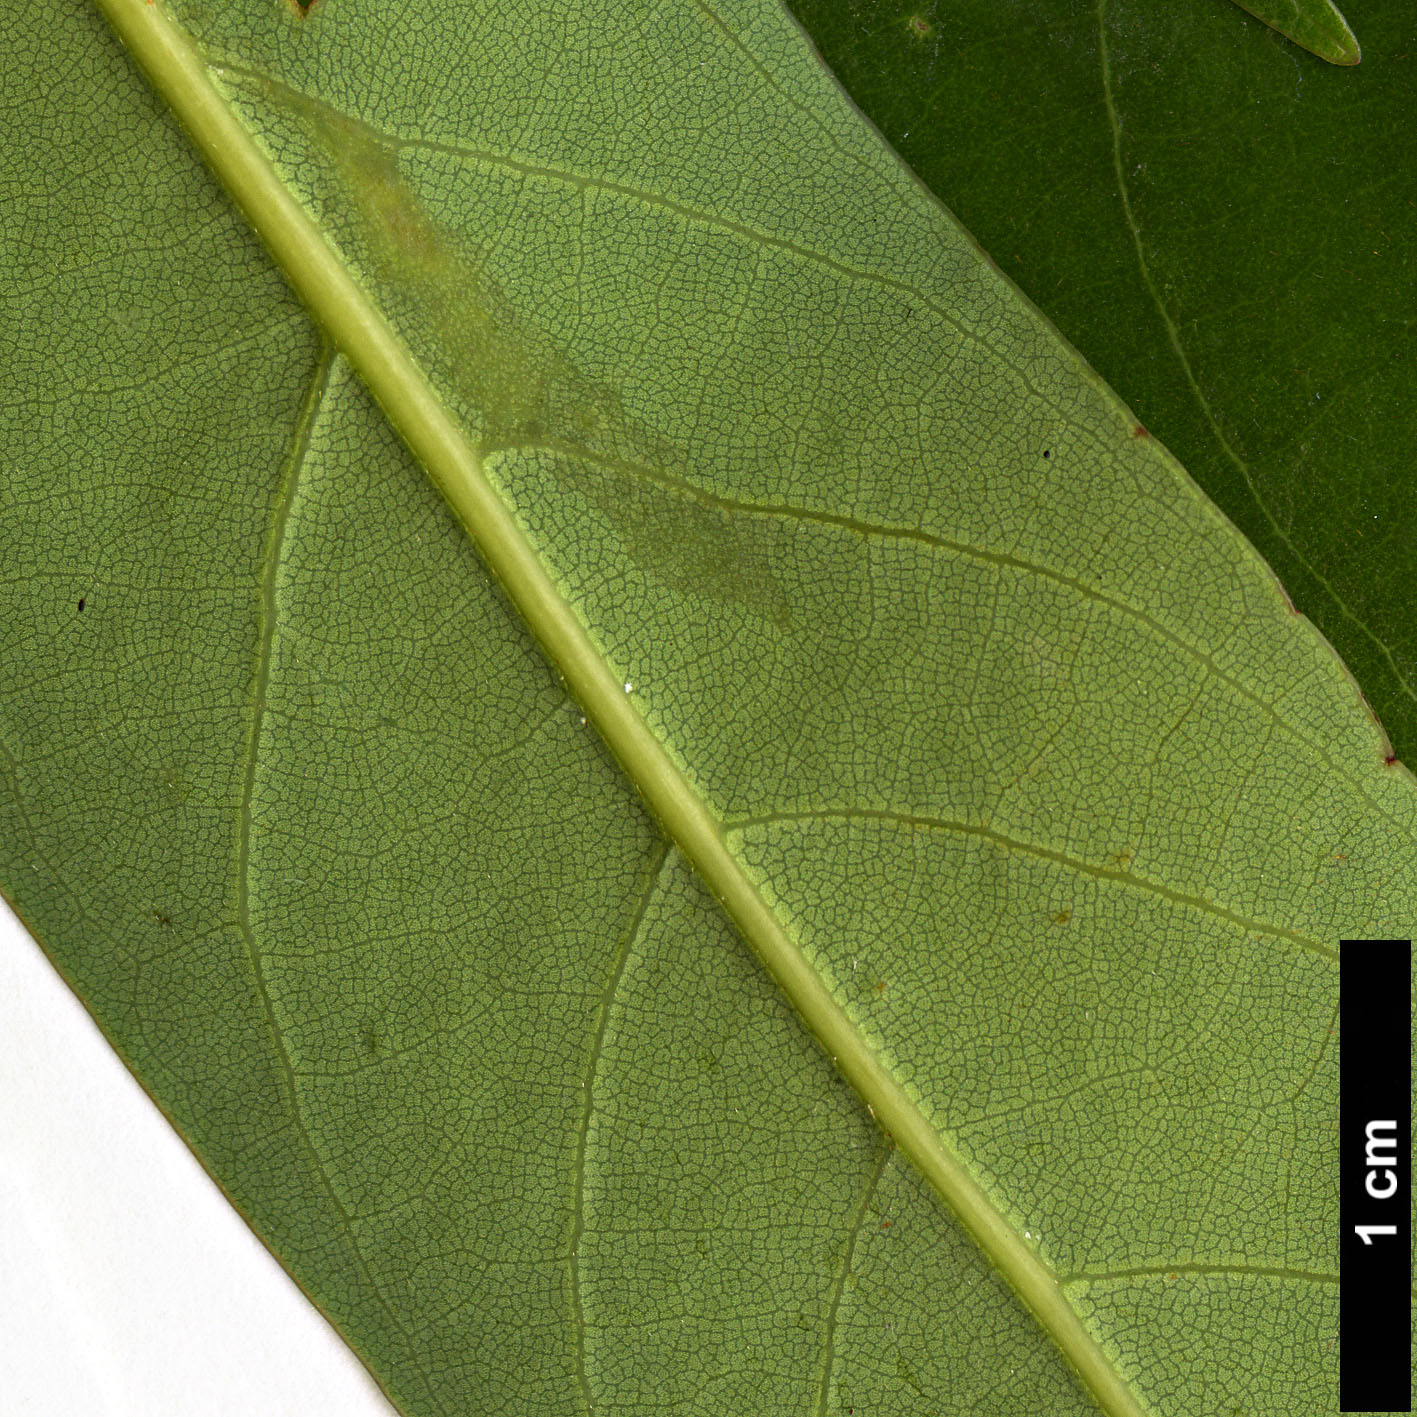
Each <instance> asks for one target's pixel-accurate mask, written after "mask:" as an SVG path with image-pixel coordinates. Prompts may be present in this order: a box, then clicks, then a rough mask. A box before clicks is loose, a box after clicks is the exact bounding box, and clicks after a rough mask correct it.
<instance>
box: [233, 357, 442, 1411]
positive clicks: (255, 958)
mask: <svg viewBox="0 0 1417 1417" xmlns="http://www.w3.org/2000/svg"><path fill="white" fill-rule="evenodd" d="M334 360H335V351H334V348H333V347H332V346H331V345H329V344H328V343H327V344H326V345H325V348H324V349H323V350H322V351H321V353H320V358H319V361H318V362H317V364H316V366H315V370H314V373H313V374H312V375H311V378H310V383H309V386H308V388H307V389H306V392H305V397H304V399H303V400H302V402H301V407H300V413H299V415H298V417H297V419H296V424H295V433H294V435H293V437H292V438H291V441H290V447H289V450H288V452H287V454H286V458H285V463H284V466H283V467H282V468H281V473H280V482H279V487H278V490H277V493H276V499H275V505H274V507H273V509H272V513H271V519H270V524H269V526H268V528H267V532H266V543H265V547H264V549H263V552H262V558H261V566H260V579H259V581H258V585H257V612H256V613H257V630H256V650H255V656H254V663H253V666H252V674H251V703H250V710H249V713H248V715H247V725H246V742H245V744H244V745H243V752H242V764H243V767H242V781H241V801H240V804H239V806H238V809H237V814H236V919H237V929H238V931H239V933H240V935H241V941H242V944H243V945H244V946H245V949H246V956H247V960H248V961H249V963H250V966H251V977H252V983H253V984H254V986H255V991H256V996H257V998H258V999H259V1001H260V1007H261V1011H262V1013H263V1015H264V1018H265V1022H266V1026H267V1028H268V1029H269V1032H270V1035H271V1044H272V1048H273V1051H274V1053H275V1057H276V1063H277V1066H278V1068H279V1071H280V1075H281V1082H282V1085H283V1087H284V1089H285V1093H286V1098H287V1101H288V1104H289V1107H290V1116H291V1121H292V1122H293V1123H294V1125H295V1131H296V1134H297V1135H298V1136H299V1138H300V1141H301V1144H302V1145H303V1147H304V1148H305V1150H306V1152H307V1153H308V1154H309V1156H310V1160H311V1162H312V1163H313V1166H314V1171H315V1176H316V1178H317V1179H318V1182H319V1185H320V1188H321V1190H323V1191H324V1193H325V1197H326V1199H327V1200H328V1201H329V1203H330V1205H331V1206H332V1207H333V1209H334V1211H335V1214H336V1216H337V1217H338V1219H339V1227H340V1230H341V1231H342V1232H343V1234H344V1236H345V1239H346V1240H347V1241H348V1243H349V1248H350V1252H351V1254H352V1255H353V1256H354V1263H355V1268H356V1269H357V1270H358V1271H359V1274H360V1278H361V1279H362V1280H363V1282H364V1284H365V1285H366V1286H367V1287H368V1289H369V1292H370V1293H371V1294H372V1295H373V1296H374V1298H375V1300H376V1301H377V1302H378V1304H379V1306H380V1307H381V1308H382V1309H383V1311H384V1313H385V1315H386V1316H387V1317H388V1319H389V1322H390V1323H391V1324H393V1326H394V1328H395V1330H396V1331H397V1332H398V1333H399V1334H400V1335H401V1336H402V1338H403V1340H404V1342H405V1344H407V1345H408V1352H409V1354H410V1356H411V1355H412V1354H413V1353H414V1352H415V1348H414V1344H413V1340H412V1336H411V1335H410V1334H409V1332H408V1330H407V1328H406V1327H405V1326H404V1324H403V1321H402V1320H401V1319H400V1318H399V1316H398V1315H397V1314H396V1313H395V1312H394V1310H393V1308H392V1307H391V1306H390V1304H389V1301H388V1299H387V1298H386V1297H385V1295H384V1292H383V1290H382V1289H381V1288H380V1287H379V1284H378V1283H377V1281H376V1280H375V1279H374V1275H373V1272H372V1271H371V1270H370V1268H369V1262H368V1260H367V1259H366V1258H365V1257H364V1251H363V1249H362V1248H361V1246H360V1244H359V1240H358V1237H357V1236H356V1235H355V1233H354V1222H353V1218H352V1217H351V1215H350V1213H349V1210H348V1208H347V1207H346V1206H345V1204H344V1202H343V1201H342V1200H340V1198H339V1195H338V1193H337V1192H336V1190H335V1186H334V1181H333V1180H332V1179H331V1177H330V1173H329V1169H328V1167H327V1166H326V1165H325V1161H324V1158H323V1157H322V1156H321V1155H320V1153H319V1150H318V1149H317V1147H316V1146H315V1139H314V1138H313V1137H312V1136H311V1135H310V1128H309V1127H308V1126H307V1125H306V1122H305V1114H304V1111H303V1109H302V1107H301V1104H300V1084H299V1080H298V1079H297V1077H296V1073H295V1065H294V1063H293V1062H292V1060H291V1056H290V1050H289V1049H288V1048H287V1047H286V1043H285V1035H284V1034H283V1033H282V1032H281V1026H280V1020H279V1019H278V1018H277V1016H276V1009H275V1001H274V999H273V998H272V996H271V989H270V981H269V979H268V978H267V976H266V967H265V961H264V959H263V957H262V950H261V945H260V941H259V939H258V938H257V932H256V929H255V926H254V924H253V922H252V919H251V827H252V817H251V814H252V807H253V804H254V799H255V793H256V777H257V770H258V767H259V763H260V756H261V738H262V732H263V729H264V726H265V714H266V695H267V689H268V687H269V684H270V671H271V657H272V652H273V649H274V645H275V636H276V629H277V625H278V623H279V614H280V610H279V605H278V603H277V597H276V582H277V578H278V576H279V572H280V565H281V559H282V557H283V555H284V551H285V535H286V528H287V525H288V523H289V520H290V513H291V508H292V506H293V505H294V502H295V496H296V491H297V489H298V487H299V485H300V473H301V470H302V468H303V467H304V465H305V460H306V458H307V456H308V454H309V451H310V438H311V433H312V431H313V429H314V425H315V420H316V418H317V417H318V416H319V411H320V406H321V404H322V403H323V401H324V398H325V393H326V391H327V390H328V388H329V382H330V374H331V371H332V370H333V368H334ZM416 1371H417V1372H418V1374H419V1377H420V1378H421V1379H422V1380H423V1383H424V1385H425V1387H426V1388H427V1391H428V1395H429V1398H430V1399H431V1401H432V1402H434V1403H435V1404H436V1405H437V1407H438V1410H439V1411H441V1412H446V1411H447V1407H446V1405H445V1404H444V1402H443V1401H442V1398H441V1396H440V1395H439V1393H438V1391H437V1390H436V1388H435V1387H434V1386H433V1384H432V1383H431V1382H430V1381H429V1379H428V1377H427V1375H426V1374H425V1373H424V1372H423V1369H422V1368H421V1366H418V1367H416Z"/></svg>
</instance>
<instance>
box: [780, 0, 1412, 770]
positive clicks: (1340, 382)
mask: <svg viewBox="0 0 1417 1417" xmlns="http://www.w3.org/2000/svg"><path fill="white" fill-rule="evenodd" d="M792 8H793V10H794V12H795V13H796V14H797V16H798V17H799V19H800V20H801V21H802V23H803V24H804V25H805V26H806V27H807V29H808V30H809V32H810V33H811V35H812V38H813V40H814V41H815V43H816V44H817V45H818V46H819V48H820V49H821V51H822V53H823V54H824V56H825V57H826V59H827V61H828V62H829V63H830V64H831V65H832V66H833V68H834V70H835V71H836V73H837V75H838V77H839V78H840V79H841V81H842V83H843V84H844V85H845V86H846V88H847V89H848V91H849V92H850V93H851V96H852V98H853V99H854V100H855V101H856V102H857V103H858V104H859V105H860V106H861V108H862V109H863V111H864V112H865V113H866V115H867V116H868V117H869V118H871V119H872V121H873V122H875V123H876V124H877V125H878V126H879V128H880V129H881V131H882V133H883V134H884V135H885V136H886V137H887V138H888V139H889V140H890V141H891V142H892V143H893V144H894V145H895V147H896V148H897V150H898V151H899V152H901V153H902V155H903V156H904V157H905V158H906V159H907V161H909V162H910V163H911V165H912V166H913V167H914V168H915V170H916V171H917V172H918V173H919V174H920V176H921V177H922V179H923V180H924V181H925V182H926V183H927V184H928V185H929V186H930V187H931V189H932V190H933V191H934V192H935V193H936V195H937V196H939V197H940V199H941V200H942V201H943V202H944V203H945V204H946V206H948V207H949V208H950V209H951V210H952V211H954V212H955V213H956V215H957V216H958V217H959V218H960V220H961V221H962V222H963V223H964V224H965V226H966V227H968V229H969V230H970V231H971V232H972V233H973V234H974V235H975V236H976V237H977V238H978V239H979V241H980V242H981V244H982V245H983V246H984V249H985V250H986V251H988V252H989V253H990V255H992V256H993V257H994V258H995V259H996V260H997V261H998V262H999V264H1000V266H1001V268H1002V269H1003V270H1004V271H1005V272H1006V273H1007V274H1008V275H1009V276H1010V277H1011V278H1013V279H1014V280H1016V281H1018V282H1019V284H1020V286H1021V287H1022V288H1023V290H1024V291H1025V292H1026V293H1027V294H1028V295H1029V296H1031V297H1032V298H1033V299H1034V300H1035V301H1037V302H1038V304H1039V306H1040V308H1041V309H1042V310H1043V311H1044V313H1045V314H1047V315H1048V317H1049V318H1050V319H1052V320H1053V321H1054V322H1055V323H1056V324H1057V325H1058V327H1059V329H1060V330H1061V331H1062V332H1063V334H1064V335H1066V336H1067V337H1068V338H1069V339H1071V340H1072V341H1073V342H1074V343H1075V344H1076V345H1077V346H1078V348H1079V349H1081V350H1082V351H1083V352H1084V353H1085V354H1086V355H1087V357H1088V360H1089V362H1091V363H1092V365H1093V366H1094V367H1095V368H1096V369H1097V370H1098V371H1099V373H1101V374H1102V376H1103V377H1104V378H1105V379H1107V380H1108V381H1109V382H1110V383H1111V384H1112V386H1113V387H1114V388H1115V389H1116V390H1117V391H1118V392H1119V393H1120V394H1121V395H1122V396H1123V397H1124V398H1125V399H1126V400H1127V402H1128V403H1129V404H1130V405H1131V406H1132V408H1133V409H1135V410H1136V412H1137V415H1138V417H1139V418H1140V419H1141V420H1142V422H1144V423H1145V424H1146V426H1147V427H1148V428H1150V429H1151V431H1152V432H1153V433H1154V434H1155V435H1156V436H1157V437H1158V438H1159V439H1160V440H1161V441H1162V442H1163V443H1165V444H1166V446H1167V447H1168V448H1170V449H1171V450H1172V452H1174V453H1175V454H1176V455H1177V456H1178V457H1179V458H1180V460H1181V461H1182V463H1184V464H1185V466H1186V469H1187V471H1189V472H1190V473H1191V475H1192V476H1193V477H1194V478H1195V479H1196V480H1197V481H1198V482H1199V483H1200V485H1201V486H1202V487H1203V488H1204V489H1205V491H1206V492H1207V493H1208V494H1209V495H1210V496H1211V497H1212V498H1214V500H1215V501H1216V503H1217V504H1218V505H1219V506H1220V507H1221V508H1222V509H1223V510H1224V511H1225V513H1226V514H1227V515H1228V516H1229V517H1230V518H1231V519H1232V520H1233V521H1234V522H1235V523H1236V525H1237V526H1239V527H1240V529H1241V530H1242V531H1243V532H1244V533H1245V535H1246V536H1247V537H1249V539H1250V540H1251V541H1252V542H1253V543H1254V544H1255V546H1256V547H1257V548H1258V549H1259V550H1260V552H1261V553H1262V554H1263V555H1264V557H1265V558H1266V560H1268V561H1269V563H1270V565H1271V566H1273V567H1274V569H1275V571H1276V573H1277V574H1278V575H1279V577H1280V579H1281V581H1282V582H1283V583H1284V586H1285V589H1286V590H1288V592H1289V594H1290V595H1291V596H1292V597H1293V599H1294V602H1295V604H1296V605H1298V607H1299V608H1300V610H1301V611H1303V613H1304V614H1305V615H1307V616H1309V617H1310V618H1311V619H1313V620H1314V622H1315V623H1316V624H1317V625H1318V626H1319V628H1320V629H1321V630H1322V631H1323V632H1324V634H1325V635H1326V636H1327V637H1328V639H1329V640H1330V641H1331V642H1332V643H1333V644H1334V645H1335V647H1336V648H1337V649H1338V651H1339V653H1340V654H1341V655H1342V656H1343V658H1344V660H1345V662H1346V663H1347V664H1348V666H1349V667H1350V669H1352V671H1353V672H1354V674H1355V675H1356V677H1357V679H1358V682H1359V683H1360V684H1361V685H1362V686H1363V691H1364V693H1365V694H1366V695H1367V697H1368V700H1369V702H1370V703H1371V704H1372V705H1373V708H1374V710H1375V712H1376V713H1377V715H1378V717H1379V718H1380V719H1381V720H1382V722H1383V725H1384V727H1385V728H1386V729H1387V731H1388V733H1389V735H1390V736H1391V738H1392V741H1393V744H1394V745H1395V747H1396V750H1397V752H1398V755H1399V756H1400V757H1402V758H1403V759H1404V760H1407V761H1410V760H1411V759H1412V758H1413V756H1414V755H1417V617H1414V615H1413V614H1412V604H1413V592H1412V587H1413V585H1414V584H1417V477H1414V475H1413V451H1412V450H1413V448H1414V447H1417V373H1414V370H1417V361H1414V359H1413V334H1414V322H1413V313H1412V312H1413V310H1414V309H1417V262H1414V260H1413V258H1412V252H1413V251H1414V250H1417V205H1415V204H1414V202H1413V200H1412V192H1411V187H1412V183H1411V180H1410V173H1411V167H1412V163H1411V157H1410V154H1411V152H1412V151H1413V149H1414V147H1417V116H1414V115H1417V109H1414V107H1413V104H1412V102H1411V96H1412V93H1413V91H1414V84H1417V25H1414V19H1413V10H1412V7H1411V6H1410V5H1407V4H1405V3H1402V0H1368V3H1365V4H1363V5H1362V7H1361V9H1359V8H1356V7H1354V6H1350V7H1349V12H1350V18H1352V19H1353V22H1354V25H1355V26H1356V27H1357V28H1358V30H1359V31H1360V32H1361V36H1362V39H1363V44H1364V50H1365V58H1364V61H1363V63H1362V64H1361V65H1360V66H1359V67H1358V68H1356V69H1336V68H1334V67H1333V66H1332V65H1328V64H1323V63H1320V62H1319V61H1317V60H1315V59H1312V58H1310V57H1309V56H1308V55H1306V54H1303V53H1300V52H1299V51H1297V50H1295V49H1294V47H1293V46H1292V45H1290V44H1289V43H1287V42H1286V41H1285V40H1283V39H1281V38H1279V37H1278V36H1277V35H1275V34H1273V33H1271V32H1269V31H1267V30H1265V29H1263V28H1261V27H1260V26H1259V25H1256V24H1254V23H1252V22H1249V21H1247V20H1246V18H1245V16H1244V15H1242V14H1240V13H1238V12H1237V11H1236V10H1235V9H1234V7H1233V6H1230V5H1223V4H1170V3H1166V0H1162V2H1161V3H1155V0H1106V3H1105V4H1103V5H1100V6H1099V5H1094V4H1082V3H1074V2H1073V0H1041V3H1037V4H1035V3H1033V0H1020V2H1019V3H1005V4H994V3H992V2H991V0H981V3H964V4H952V5H950V6H948V7H930V6H925V7H920V6H913V5H907V4H902V3H896V0H852V3H850V4H846V5H843V4H838V3H836V0H794V3H793V5H792Z"/></svg>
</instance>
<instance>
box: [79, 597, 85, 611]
mask: <svg viewBox="0 0 1417 1417" xmlns="http://www.w3.org/2000/svg"><path fill="white" fill-rule="evenodd" d="M83 610H84V597H83V596H82V595H81V596H80V597H79V613H80V614H81V615H82V614H83Z"/></svg>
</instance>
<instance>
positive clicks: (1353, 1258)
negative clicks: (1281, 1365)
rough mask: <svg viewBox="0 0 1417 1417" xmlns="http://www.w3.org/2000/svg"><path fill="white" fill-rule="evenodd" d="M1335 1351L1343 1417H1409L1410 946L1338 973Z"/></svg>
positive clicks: (1384, 948)
mask: <svg viewBox="0 0 1417 1417" xmlns="http://www.w3.org/2000/svg"><path fill="white" fill-rule="evenodd" d="M1339 989H1340V996H1341V1000H1342V1003H1341V1008H1342V1016H1341V1017H1342V1028H1341V1031H1340V1035H1339V1045H1340V1057H1339V1117H1338V1148H1339V1151H1338V1185H1339V1224H1340V1226H1341V1230H1342V1233H1341V1236H1340V1239H1339V1280H1340V1283H1339V1321H1338V1322H1339V1345H1340V1351H1341V1358H1340V1364H1341V1366H1340V1371H1339V1380H1338V1402H1339V1407H1340V1409H1341V1410H1342V1411H1344V1412H1410V1411H1411V1410H1412V1288H1411V1284H1412V1235H1411V1214H1412V1174H1411V1171H1412V1123H1411V1117H1412V1074H1411V1051H1412V942H1411V941H1410V940H1344V942H1343V951H1342V954H1341V955H1340V962H1339Z"/></svg>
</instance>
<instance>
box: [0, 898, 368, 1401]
mask: <svg viewBox="0 0 1417 1417" xmlns="http://www.w3.org/2000/svg"><path fill="white" fill-rule="evenodd" d="M0 1406H3V1409H4V1412H5V1414H6V1417H390V1414H392V1413H393V1412H394V1409H393V1408H392V1407H391V1406H390V1405H389V1403H388V1402H387V1400H386V1399H385V1398H384V1396H383V1395H382V1393H380V1392H379V1390H378V1388H377V1387H375V1385H374V1383H373V1380H372V1379H371V1378H370V1377H369V1375H368V1374H367V1373H366V1372H365V1371H364V1369H363V1367H362V1366H360V1364H359V1362H358V1360H357V1359H356V1358H355V1357H354V1355H353V1354H352V1353H351V1352H350V1351H349V1350H348V1349H347V1348H346V1347H345V1346H344V1344H343V1343H341V1342H340V1340H339V1338H338V1337H337V1336H336V1335H335V1333H334V1330H333V1329H331V1328H330V1327H329V1325H328V1324H326V1322H325V1320H324V1319H323V1318H322V1317H321V1316H320V1315H319V1313H317V1312H316V1310H315V1309H314V1308H313V1307H312V1306H311V1305H310V1304H309V1303H308V1302H307V1301H306V1299H305V1297H304V1296H303V1295H302V1294H301V1293H300V1291H299V1290H298V1289H297V1288H296V1287H295V1285H294V1284H293V1283H292V1282H291V1281H290V1279H289V1278H287V1276H286V1274H285V1272H284V1271H283V1270H282V1269H281V1268H280V1266H279V1265H278V1264H277V1263H276V1262H275V1260H274V1259H272V1258H271V1256H270V1255H269V1254H268V1253H267V1251H266V1250H265V1248H264V1247H263V1246H262V1245H261V1243H260V1242H259V1241H258V1240H257V1239H256V1237H255V1236H254V1235H253V1234H252V1233H251V1232H250V1230H248V1229H247V1228H246V1225H245V1223H244V1222H243V1221H242V1220H241V1219H240V1218H239V1217H238V1216H237V1214H236V1212H235V1211H234V1210H232V1208H231V1207H230V1206H229V1205H228V1204H227V1202H226V1200H225V1198H224V1197H223V1196H222V1194H221V1192H220V1191H218V1190H217V1188H216V1186H215V1185H214V1184H213V1183H212V1181H211V1180H210V1179H209V1178H208V1176H207V1174H206V1173H205V1172H204V1171H203V1170H202V1168H201V1167H200V1166H199V1165H198V1164H197V1161H196V1159H195V1158H194V1157H193V1156H192V1154H191V1153H190V1152H189V1151H188V1150H187V1148H186V1146H184V1145H183V1143H182V1142H181V1141H180V1140H179V1139H178V1137H177V1134H176V1133H175V1132H173V1130H172V1129H171V1128H170V1127H169V1126H168V1124H167V1122H166V1121H165V1120H164V1119H163V1117H162V1115H161V1114H160V1113H159V1112H158V1110H157V1109H156V1108H155V1107H154V1106H153V1105H152V1103H151V1102H149V1101H148V1099H147V1097H146V1095H145V1094H144V1093H143V1091H142V1089H141V1088H140V1087H139V1086H138V1084H137V1083H136V1082H134V1081H133V1079H132V1077H131V1076H130V1075H129V1073H128V1071H127V1069H126V1068H124V1066H123V1065H122V1064H121V1063H120V1062H119V1061H118V1058H117V1056H116V1055H115V1054H114V1053H113V1052H112V1050H111V1049H110V1048H109V1047H108V1045H107V1043H105V1042H104V1040H103V1036H102V1035H101V1034H100V1033H99V1031H98V1029H97V1028H96V1027H95V1025H94V1024H93V1022H92V1021H91V1020H90V1018H89V1016H88V1015H87V1014H86V1013H85V1012H84V1010H83V1008H82V1007H81V1006H80V1004H79V1002H78V1000H77V999H75V998H74V996H73V995H72V994H71V993H70V992H69V989H68V987H67V986H66V985H65V984H64V983H63V981H62V980H61V979H60V978H59V976H58V975H57V974H56V973H55V972H54V970H53V969H52V968H51V967H50V964H49V962H48V960H46V959H45V957H44V955H43V954H42V953H41V952H40V949H39V947H38V946H37V945H36V944H35V943H34V941H33V940H31V939H30V937H29V935H28V934H27V933H26V932H25V930H24V928H23V927H22V926H21V925H20V924H19V922H18V921H17V920H16V919H15V917H14V916H13V915H12V914H11V913H10V912H9V911H8V910H7V909H6V908H5V906H4V904H3V903H2V902H0Z"/></svg>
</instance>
